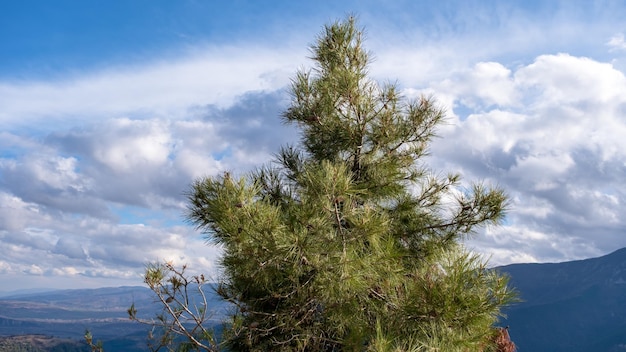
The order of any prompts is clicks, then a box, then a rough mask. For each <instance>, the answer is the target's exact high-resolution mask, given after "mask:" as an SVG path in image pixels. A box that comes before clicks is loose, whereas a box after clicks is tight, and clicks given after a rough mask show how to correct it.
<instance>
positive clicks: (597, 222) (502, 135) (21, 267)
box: [0, 0, 626, 291]
mask: <svg viewBox="0 0 626 352" xmlns="http://www.w3.org/2000/svg"><path fill="white" fill-rule="evenodd" d="M350 14H354V15H356V16H357V17H358V19H359V24H360V25H361V26H362V27H364V29H365V33H366V42H365V45H366V47H367V49H368V50H369V51H370V52H371V54H372V57H373V61H372V63H371V65H370V67H369V72H370V74H371V76H372V78H373V79H375V80H377V81H378V82H381V83H386V82H395V83H397V85H398V87H399V88H400V89H401V91H402V93H403V95H404V96H405V97H407V98H412V97H417V96H419V95H421V94H426V95H432V96H433V97H435V98H436V99H437V101H438V102H439V104H441V106H442V107H444V108H445V109H446V111H447V117H448V118H447V122H446V124H445V125H442V126H441V127H440V128H439V130H438V134H439V138H437V139H436V140H435V141H434V142H433V144H432V145H431V149H430V151H431V155H430V156H429V157H428V159H427V162H428V164H429V165H430V167H431V168H432V169H433V170H437V171H440V172H442V173H447V172H458V173H460V174H462V175H463V180H464V181H465V182H467V184H469V183H471V182H484V183H486V184H492V185H498V186H500V187H501V188H503V189H504V190H505V191H506V193H507V194H508V196H509V198H510V209H509V212H508V215H507V218H506V220H505V223H504V224H503V225H502V226H499V227H488V228H485V229H481V230H479V231H477V232H476V233H475V234H474V235H473V236H472V238H470V239H468V240H467V241H466V245H467V246H468V247H469V248H471V249H473V250H475V251H477V252H479V253H482V254H484V256H485V258H488V259H489V263H490V265H492V266H495V265H505V264H510V263H527V262H561V261H569V260H577V259H584V258H590V257H596V256H600V255H604V254H608V253H610V252H612V251H615V250H617V249H619V248H622V247H625V246H626V231H625V229H626V184H624V182H623V180H626V77H625V76H624V74H625V73H626V39H625V35H626V22H624V21H623V19H624V18H626V4H625V3H624V2H623V1H550V0H549V1H527V0H519V1H494V0H487V1H472V0H469V1H417V0H398V1H367V0H366V1H359V0H350V1H328V0H316V1H290V0H286V1H271V2H262V1H242V0H234V1H208V0H207V1H199V0H198V1H194V0H181V1H166V0H134V1H121V0H120V1H104V0H93V1H69V0H56V1H44V0H41V1H36V0H25V1H3V2H1V3H0V291H8V290H18V289H30V288H41V287H46V288H87V287H101V286H119V285H141V284H142V279H141V274H142V272H143V270H144V268H145V265H146V264H147V263H149V262H154V261H163V260H165V261H172V262H174V263H175V264H177V265H182V264H187V265H188V267H189V268H190V270H192V271H194V270H195V271H197V272H203V273H206V274H208V275H213V276H217V275H218V271H219V269H218V265H217V260H218V258H219V255H220V249H219V248H216V247H215V246H213V245H211V244H209V243H207V241H206V237H205V235H204V234H202V233H201V232H200V231H198V230H197V229H195V228H194V227H193V226H191V225H190V224H189V223H187V222H186V221H185V217H184V214H185V210H186V196H185V194H186V192H188V190H189V186H190V184H191V183H192V182H193V181H194V180H195V179H197V178H199V177H203V176H212V175H218V174H222V173H224V172H225V171H230V172H233V173H237V174H243V173H245V172H247V171H249V170H252V169H254V168H255V167H258V166H262V165H264V164H266V163H267V162H269V160H271V158H272V155H273V154H274V153H275V152H277V151H278V149H279V148H280V146H282V145H285V144H288V143H297V142H298V140H299V135H298V132H297V130H296V129H295V128H294V127H293V126H286V125H284V124H283V123H282V122H281V119H280V115H281V112H282V111H284V110H285V109H286V108H287V106H288V105H289V103H290V96H289V90H288V87H289V83H290V78H291V77H293V76H294V74H295V73H296V72H297V70H299V69H307V68H310V67H311V66H312V62H311V60H310V59H309V56H310V51H309V47H310V45H311V44H312V43H313V42H314V40H315V38H316V37H317V36H318V35H319V34H320V33H321V31H322V29H323V26H324V25H325V24H328V23H331V22H333V21H335V20H340V19H343V18H345V17H346V16H347V15H350Z"/></svg>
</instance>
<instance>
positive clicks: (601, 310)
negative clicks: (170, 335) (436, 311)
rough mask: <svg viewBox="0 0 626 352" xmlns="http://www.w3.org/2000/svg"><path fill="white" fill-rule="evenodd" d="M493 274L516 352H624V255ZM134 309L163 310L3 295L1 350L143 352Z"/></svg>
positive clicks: (120, 300) (75, 298)
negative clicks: (89, 347)
mask: <svg viewBox="0 0 626 352" xmlns="http://www.w3.org/2000/svg"><path fill="white" fill-rule="evenodd" d="M496 270H498V271H500V272H503V273H506V274H508V275H509V276H510V277H511V285H512V286H513V287H514V288H516V289H517V290H518V291H519V293H520V296H521V299H522V300H523V301H522V302H520V303H517V304H515V305H513V306H511V307H508V308H507V309H506V310H505V313H506V314H507V319H505V320H504V321H502V322H501V324H502V325H508V326H509V334H510V335H511V338H512V339H513V341H514V342H515V344H516V345H517V346H518V351H519V352H564V351H568V352H596V351H602V352H620V351H622V352H624V351H626V248H625V249H621V250H618V251H616V252H614V253H611V254H609V255H606V256H603V257H599V258H592V259H585V260H578V261H572V262H565V263H547V264H513V265H507V266H502V267H498V268H496ZM205 292H206V293H207V296H208V299H209V306H210V307H211V309H212V310H213V311H215V312H216V316H215V318H216V324H217V322H218V321H219V319H220V318H221V317H222V316H223V315H221V313H220V312H224V310H225V309H226V308H227V305H226V304H225V303H224V302H222V301H220V300H219V298H218V297H217V296H216V295H215V294H214V293H213V292H212V290H211V289H210V288H207V290H205ZM133 302H134V304H135V307H136V308H137V310H138V311H139V312H140V314H143V316H145V317H152V316H154V314H156V313H157V312H159V309H160V308H161V306H160V304H158V303H155V301H154V296H153V293H152V291H150V290H149V289H147V288H145V287H117V288H101V289H90V290H60V291H59V290H57V291H50V292H22V293H13V294H8V296H4V297H0V307H2V308H1V309H0V350H3V349H2V347H3V346H6V345H7V344H22V345H23V344H25V343H33V344H35V343H38V344H39V345H42V344H47V346H50V345H51V344H53V343H57V344H59V346H62V348H64V349H62V350H71V349H68V348H74V347H76V345H72V344H71V343H70V342H68V340H67V339H71V340H73V341H79V342H80V341H82V338H83V334H84V332H85V329H89V330H90V331H91V332H92V334H93V336H94V338H95V339H96V340H102V341H103V342H104V345H105V350H106V351H120V352H123V351H145V350H147V348H146V336H147V333H148V328H147V327H146V326H143V325H141V324H138V323H134V322H131V321H129V319H128V316H127V313H126V310H127V309H128V307H129V306H130V304H132V303H133ZM25 335H27V336H26V337H24V336H25ZM3 336H4V337H3ZM50 336H54V337H55V339H51V338H50ZM3 344H4V345H3ZM22 345H19V346H22ZM83 346H84V345H83ZM78 347H81V346H80V345H78ZM33 350H37V349H33ZM43 350H51V349H43ZM59 350H61V349H59ZM77 350H78V349H77Z"/></svg>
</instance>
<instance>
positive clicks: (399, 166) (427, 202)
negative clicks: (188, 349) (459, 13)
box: [189, 17, 514, 351]
mask: <svg viewBox="0 0 626 352" xmlns="http://www.w3.org/2000/svg"><path fill="white" fill-rule="evenodd" d="M362 36H363V32H362V30H360V29H359V28H358V27H357V23H356V21H355V20H354V18H352V17H350V18H348V19H347V20H345V21H341V22H337V23H334V24H331V25H328V26H326V27H325V31H324V32H323V33H322V34H321V35H320V36H319V38H317V41H316V43H315V44H314V45H313V46H312V48H311V49H312V59H313V61H314V63H315V66H314V67H313V68H312V69H311V70H306V71H301V72H298V73H297V74H296V76H295V78H294V79H293V81H292V87H291V93H292V103H291V106H290V107H289V108H288V109H287V110H286V112H285V113H284V114H283V118H284V121H285V122H288V123H292V124H295V125H297V127H298V128H299V129H300V131H301V143H300V144H299V145H297V146H287V147H284V148H283V149H282V150H280V151H279V152H278V154H277V156H276V160H275V161H274V163H272V164H270V165H269V166H266V167H263V168H260V169H259V170H257V171H256V172H253V173H251V174H249V175H246V176H244V177H241V178H237V177H231V176H230V174H225V175H223V176H221V177H209V178H204V179H200V180H198V181H196V182H195V183H194V184H193V186H192V191H191V192H190V195H189V201H190V206H189V218H190V220H191V221H192V222H193V223H194V224H195V225H197V226H198V228H200V229H202V230H203V231H205V232H206V233H207V236H208V238H209V239H210V240H212V241H213V242H215V243H217V244H219V245H221V246H222V247H223V248H224V254H223V257H222V258H221V265H222V267H223V269H224V272H223V277H222V281H221V282H220V284H219V287H218V289H217V292H218V294H219V295H220V296H222V297H223V298H224V299H226V300H228V301H229V302H232V303H233V304H234V306H235V307H236V310H235V312H234V313H233V315H232V320H231V321H230V326H229V328H227V329H226V331H225V332H224V336H223V338H224V341H225V345H226V346H227V348H228V349H229V350H233V351H340V350H341V351H403V350H413V351H487V350H495V349H496V348H497V347H496V345H495V343H494V334H495V332H494V331H495V329H494V327H493V326H494V324H495V323H497V320H498V318H499V316H500V314H501V308H502V307H503V306H504V305H506V304H508V303H510V302H511V301H512V299H514V294H513V293H512V291H511V290H510V289H509V288H508V287H507V279H506V278H505V277H502V276H500V275H498V274H497V273H496V272H494V271H492V270H488V269H487V268H486V266H485V262H484V261H483V260H482V259H481V258H480V256H478V255H476V254H472V253H471V252H469V251H468V250H466V249H464V248H463V247H462V245H461V244H460V243H461V241H462V239H464V238H466V237H467V236H468V235H470V234H472V232H473V231H474V230H475V229H476V228H477V227H479V226H484V225H490V224H497V223H498V222H499V221H501V220H502V219H503V217H504V211H505V208H506V204H507V199H506V196H505V194H504V193H503V191H502V190H500V189H497V188H490V187H486V186H484V185H482V184H476V185H473V186H470V187H467V188H462V187H461V184H460V177H459V175H456V174H450V175H447V176H442V175H441V174H440V173H438V172H435V171H433V170H430V169H429V168H428V167H427V165H425V164H424V156H425V155H426V154H427V152H428V146H429V143H430V142H431V140H432V138H433V137H434V136H435V132H436V127H437V126H438V125H440V124H441V123H442V122H443V121H444V111H443V110H442V109H441V108H440V107H438V105H437V104H436V102H435V101H434V99H433V98H430V97H421V98H419V99H416V100H407V99H405V98H404V97H402V96H401V94H400V93H399V91H398V88H397V86H396V85H394V84H384V85H380V84H378V83H377V82H375V81H374V80H372V79H371V78H369V77H368V65H369V63H370V56H369V54H368V52H367V51H366V50H365V49H364V48H363V43H362Z"/></svg>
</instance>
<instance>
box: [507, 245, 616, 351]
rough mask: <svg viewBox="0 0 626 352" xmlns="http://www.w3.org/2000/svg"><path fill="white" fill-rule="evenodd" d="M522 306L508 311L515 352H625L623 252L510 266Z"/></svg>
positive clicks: (508, 322)
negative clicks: (561, 261)
mask: <svg viewBox="0 0 626 352" xmlns="http://www.w3.org/2000/svg"><path fill="white" fill-rule="evenodd" d="M498 269H499V270H500V271H502V272H506V273H508V274H509V275H510V276H511V284H512V286H514V287H515V288H516V289H517V290H518V291H519V292H520V294H521V298H522V299H523V300H524V301H523V302H522V303H519V304H516V305H515V306H513V307H510V308H509V309H508V310H507V311H506V313H507V314H508V319H506V320H505V321H504V322H503V324H504V325H509V326H510V334H511V338H512V339H513V341H515V343H516V344H517V345H518V349H519V352H527V351H529V352H543V351H545V352H560V351H568V352H577V351H580V352H583V351H585V352H587V351H609V352H617V351H626V249H621V250H618V251H616V252H614V253H611V254H609V255H606V256H603V257H599V258H592V259H586V260H579V261H572V262H565V263H549V264H514V265H508V266H504V267H500V268H498Z"/></svg>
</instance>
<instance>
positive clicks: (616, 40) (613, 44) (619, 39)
mask: <svg viewBox="0 0 626 352" xmlns="http://www.w3.org/2000/svg"><path fill="white" fill-rule="evenodd" d="M606 45H608V46H609V47H610V48H611V49H610V50H611V51H617V50H626V42H624V34H622V33H618V34H616V35H614V36H612V37H611V39H609V41H608V42H607V43H606Z"/></svg>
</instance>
